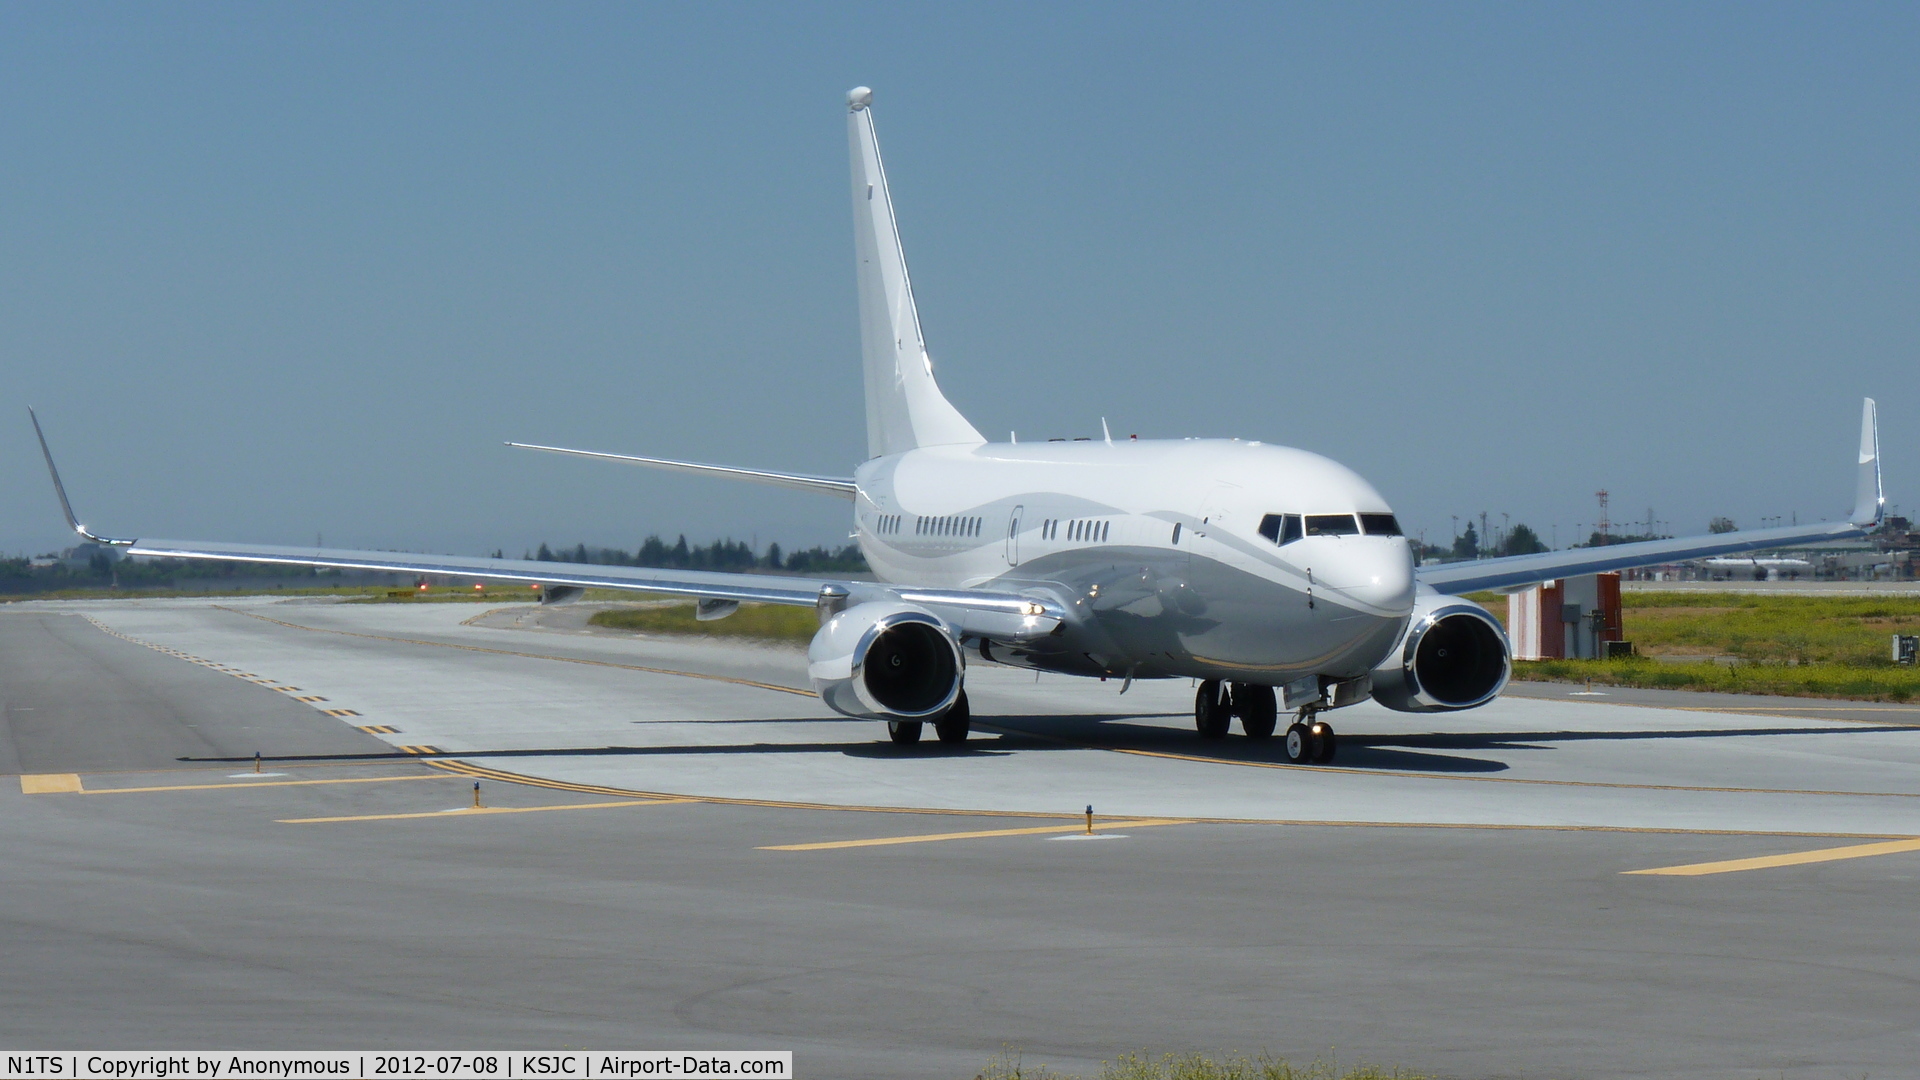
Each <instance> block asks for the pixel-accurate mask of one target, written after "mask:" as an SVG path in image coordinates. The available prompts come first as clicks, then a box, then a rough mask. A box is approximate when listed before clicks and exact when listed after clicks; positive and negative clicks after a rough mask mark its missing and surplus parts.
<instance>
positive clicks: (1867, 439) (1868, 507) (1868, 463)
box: [1848, 398, 1887, 528]
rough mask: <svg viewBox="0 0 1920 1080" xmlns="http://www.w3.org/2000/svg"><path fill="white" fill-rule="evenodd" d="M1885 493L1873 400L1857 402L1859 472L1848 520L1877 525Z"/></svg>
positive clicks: (1878, 425)
mask: <svg viewBox="0 0 1920 1080" xmlns="http://www.w3.org/2000/svg"><path fill="white" fill-rule="evenodd" d="M1886 510H1887V495H1886V492H1885V490H1883V489H1882V488H1881V486H1880V419H1879V416H1878V415H1877V414H1876V410H1875V409H1874V405H1873V399H1872V398H1866V399H1864V400H1863V401H1862V402H1861V404H1860V472H1859V474H1858V478H1857V479H1856V481H1855V483H1854V495H1853V516H1852V517H1851V518H1849V519H1848V520H1850V521H1852V522H1853V523H1854V524H1855V525H1859V526H1861V527H1863V528H1869V527H1872V526H1874V525H1878V524H1880V520H1881V518H1882V517H1884V516H1885V514H1886Z"/></svg>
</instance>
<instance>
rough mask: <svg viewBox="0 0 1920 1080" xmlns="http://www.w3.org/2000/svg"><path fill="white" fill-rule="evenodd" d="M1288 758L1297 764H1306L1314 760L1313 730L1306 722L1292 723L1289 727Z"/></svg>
mask: <svg viewBox="0 0 1920 1080" xmlns="http://www.w3.org/2000/svg"><path fill="white" fill-rule="evenodd" d="M1286 748H1287V760H1288V761H1290V762H1292V763H1293V764H1295V765H1305V764H1308V763H1310V762H1311V761H1313V732H1312V731H1311V730H1310V729H1309V728H1308V727H1307V725H1305V724H1299V723H1295V724H1291V725H1289V726H1288V727H1287V742H1286Z"/></svg>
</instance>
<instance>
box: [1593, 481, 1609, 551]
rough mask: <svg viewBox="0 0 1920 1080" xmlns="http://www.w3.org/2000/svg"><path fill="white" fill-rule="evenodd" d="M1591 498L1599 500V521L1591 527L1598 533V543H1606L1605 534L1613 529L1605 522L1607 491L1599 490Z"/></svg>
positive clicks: (1604, 489)
mask: <svg viewBox="0 0 1920 1080" xmlns="http://www.w3.org/2000/svg"><path fill="white" fill-rule="evenodd" d="M1593 497H1594V498H1596V499H1599V500H1600V520H1599V521H1596V522H1594V523H1593V527H1594V528H1595V529H1596V530H1598V531H1599V533H1600V542H1601V543H1602V544H1604V543H1606V542H1607V534H1608V533H1609V532H1610V531H1612V527H1613V523H1612V522H1610V521H1608V520H1607V489H1606V488H1601V489H1600V490H1599V491H1596V492H1594V493H1593Z"/></svg>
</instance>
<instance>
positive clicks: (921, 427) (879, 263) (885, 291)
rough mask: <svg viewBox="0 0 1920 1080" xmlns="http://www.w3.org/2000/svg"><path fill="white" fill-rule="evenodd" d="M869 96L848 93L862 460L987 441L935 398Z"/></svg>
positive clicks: (859, 89)
mask: <svg viewBox="0 0 1920 1080" xmlns="http://www.w3.org/2000/svg"><path fill="white" fill-rule="evenodd" d="M872 104H873V91H871V90H869V89H867V88H866V87H864V86H861V87H856V88H854V89H853V90H850V91H848V93H847V107H848V110H849V111H848V113H847V142H848V145H849V148H850V149H851V151H852V154H853V244H854V254H855V257H856V259H857V262H858V266H857V269H858V272H859V282H860V351H861V354H862V356H863V358H864V360H865V366H866V390H867V455H868V456H869V457H880V456H882V455H885V454H897V453H900V452H901V451H904V450H911V449H913V448H914V447H917V446H941V445H946V444H952V443H962V444H973V445H977V444H980V443H983V442H986V439H985V438H983V437H982V436H981V434H980V432H978V431H976V430H974V426H973V425H972V424H969V423H967V418H966V417H964V416H961V415H960V411H959V410H958V409H955V408H954V407H953V405H952V403H950V402H948V401H947V399H946V397H945V396H943V395H942V394H941V393H940V387H939V385H938V384H936V383H935V382H934V381H933V360H932V358H930V357H929V356H928V355H927V346H926V342H925V340H924V339H923V338H922V337H921V336H920V314H919V312H918V311H916V310H915V308H914V305H913V283H912V282H911V281H909V280H908V278H907V256H906V253H905V251H904V250H903V249H902V248H901V246H900V230H899V228H898V226H897V225H896V224H895V222H894V220H893V197H892V196H891V195H889V194H888V193H887V174H886V170H885V169H883V168H882V167H881V165H880V142H879V139H878V138H877V137H876V136H875V135H874V131H873V110H872V109H871V108H870V107H869V106H871V105H872Z"/></svg>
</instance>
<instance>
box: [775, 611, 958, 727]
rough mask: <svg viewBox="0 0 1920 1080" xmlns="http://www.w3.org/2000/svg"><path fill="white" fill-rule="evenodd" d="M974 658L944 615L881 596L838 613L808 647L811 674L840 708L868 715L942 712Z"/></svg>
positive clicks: (916, 716)
mask: <svg viewBox="0 0 1920 1080" xmlns="http://www.w3.org/2000/svg"><path fill="white" fill-rule="evenodd" d="M965 672H966V662H965V661H964V660H963V659H962V658H961V655H960V646H959V645H958V644H956V642H955V640H954V634H953V632H952V631H951V629H950V628H949V627H948V626H947V624H946V623H945V622H943V621H941V619H940V617H939V616H937V615H935V614H933V613H932V612H930V611H928V610H926V609H925V608H920V607H915V606H913V605H911V604H902V603H898V602H887V601H873V602H869V603H865V604H857V605H855V606H853V607H850V608H847V609H846V610H845V611H841V612H838V613H836V614H835V615H834V616H833V617H832V618H830V619H828V620H827V621H826V623H825V624H824V625H822V626H821V627H820V631H819V632H818V633H816V634H814V635H813V641H812V642H811V643H810V644H808V646H807V677H808V678H809V679H810V680H812V682H813V688H814V690H815V691H816V692H818V693H819V695H820V699H821V700H822V701H825V702H826V703H827V705H828V706H829V707H831V708H832V709H833V710H834V711H835V712H840V713H845V714H846V715H848V716H858V717H862V718H864V719H868V720H925V719H932V718H935V717H938V716H940V715H941V714H942V713H944V712H946V710H947V709H948V708H949V707H950V706H951V705H952V704H953V702H954V699H955V698H957V697H959V695H960V683H961V678H962V677H963V675H964V674H965Z"/></svg>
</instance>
